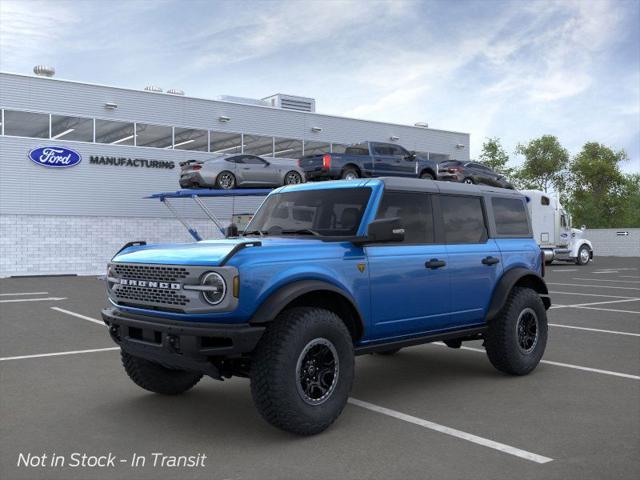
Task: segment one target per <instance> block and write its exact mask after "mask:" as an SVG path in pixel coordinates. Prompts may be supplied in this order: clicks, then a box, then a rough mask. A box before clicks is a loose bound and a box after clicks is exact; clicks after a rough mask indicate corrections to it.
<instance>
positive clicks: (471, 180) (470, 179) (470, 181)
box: [462, 177, 475, 185]
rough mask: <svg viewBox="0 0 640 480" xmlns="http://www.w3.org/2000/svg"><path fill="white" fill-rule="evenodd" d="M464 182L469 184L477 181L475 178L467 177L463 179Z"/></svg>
mask: <svg viewBox="0 0 640 480" xmlns="http://www.w3.org/2000/svg"><path fill="white" fill-rule="evenodd" d="M462 183H466V184H468V185H473V184H474V183H475V182H474V181H473V178H471V177H467V178H465V179H464V180H462Z"/></svg>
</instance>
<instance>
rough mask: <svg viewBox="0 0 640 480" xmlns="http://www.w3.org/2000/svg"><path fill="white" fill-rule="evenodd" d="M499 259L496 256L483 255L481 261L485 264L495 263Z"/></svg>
mask: <svg viewBox="0 0 640 480" xmlns="http://www.w3.org/2000/svg"><path fill="white" fill-rule="evenodd" d="M499 262H500V259H499V258H496V257H485V258H483V259H482V263H483V264H485V265H495V264H496V263H499Z"/></svg>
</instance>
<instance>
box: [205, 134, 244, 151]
mask: <svg viewBox="0 0 640 480" xmlns="http://www.w3.org/2000/svg"><path fill="white" fill-rule="evenodd" d="M209 151H210V152H211V153H222V154H228V153H230V154H233V153H242V135H241V134H239V133H223V132H211V148H210V150H209Z"/></svg>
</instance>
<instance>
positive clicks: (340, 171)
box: [298, 142, 438, 181]
mask: <svg viewBox="0 0 640 480" xmlns="http://www.w3.org/2000/svg"><path fill="white" fill-rule="evenodd" d="M298 165H299V166H300V168H302V169H303V170H304V173H305V176H306V178H307V180H312V181H313V180H338V179H345V180H356V179H358V178H366V177H382V176H385V177H410V178H427V179H430V180H436V179H437V177H438V163H437V162H435V161H433V160H430V159H429V158H427V156H425V155H420V154H416V152H410V151H409V150H407V149H406V148H404V147H402V146H401V145H396V144H395V143H382V142H361V143H357V144H354V145H349V146H348V147H347V148H346V150H345V152H344V153H324V154H323V153H321V154H317V155H307V156H304V157H302V158H301V159H300V160H299V161H298Z"/></svg>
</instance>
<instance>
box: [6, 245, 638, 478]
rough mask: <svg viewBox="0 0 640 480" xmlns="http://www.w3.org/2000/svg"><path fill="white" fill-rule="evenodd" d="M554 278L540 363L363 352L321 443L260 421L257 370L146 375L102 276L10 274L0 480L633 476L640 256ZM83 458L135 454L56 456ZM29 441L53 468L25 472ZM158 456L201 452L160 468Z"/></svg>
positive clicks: (460, 353) (554, 269)
mask: <svg viewBox="0 0 640 480" xmlns="http://www.w3.org/2000/svg"><path fill="white" fill-rule="evenodd" d="M546 280H547V282H548V286H549V290H550V291H551V297H552V302H553V304H554V306H553V307H552V310H550V311H549V313H548V317H549V323H550V325H551V326H550V329H549V344H548V347H547V351H546V354H545V356H544V361H543V363H542V364H540V366H539V367H538V368H537V369H536V370H535V371H534V372H533V373H532V374H530V375H528V376H526V377H517V378H516V377H509V376H506V375H503V374H500V373H498V372H497V371H496V370H494V369H493V367H492V366H491V365H490V363H489V361H488V359H487V358H486V355H485V354H484V351H483V350H482V346H481V344H480V343H479V342H474V343H468V344H465V346H464V347H463V349H461V350H453V349H449V348H447V347H445V346H443V345H439V344H431V345H424V346H418V347H412V348H407V349H405V350H402V351H401V352H400V353H399V354H398V355H396V356H393V357H383V356H377V355H365V356H362V357H358V358H357V361H356V381H355V385H354V389H353V392H352V397H351V401H350V404H349V405H348V406H347V407H346V409H345V411H344V413H343V414H342V416H341V417H340V418H339V419H338V421H337V423H336V424H334V426H333V427H331V428H330V429H329V430H328V431H326V432H325V433H323V434H321V435H318V436H315V437H310V438H299V437H296V436H292V435H290V434H287V433H283V432H280V431H278V430H276V429H274V428H272V427H270V426H269V425H268V424H266V423H265V422H264V421H263V420H262V419H261V418H260V417H259V415H258V413H257V411H256V410H255V408H254V406H253V403H252V400H251V394H250V391H249V384H248V381H247V380H245V379H236V378H234V379H231V380H229V381H225V382H223V383H221V382H217V381H214V380H211V379H204V380H203V381H202V382H201V383H200V384H199V385H198V386H196V388H194V389H193V390H192V391H190V392H187V393H186V394H184V395H182V396H178V397H162V396H159V395H154V394H151V393H148V392H145V391H143V390H141V389H140V388H138V387H137V386H135V385H134V384H133V383H132V382H131V381H130V380H129V379H128V378H127V376H126V375H125V373H124V371H123V370H122V367H121V365H120V358H119V354H118V351H117V349H115V348H114V344H113V343H112V342H111V340H110V339H109V336H108V334H107V331H106V329H105V327H104V326H103V325H101V322H100V321H99V318H100V315H99V312H100V309H101V308H102V307H103V305H104V304H105V296H104V286H103V283H102V281H100V280H98V279H97V278H95V277H42V278H10V279H3V280H0V329H1V332H2V335H1V336H0V357H1V358H0V375H1V392H0V400H1V401H0V409H1V414H2V415H1V418H2V422H1V425H0V478H2V479H7V480H9V479H41V478H47V479H80V478H82V479H84V478H87V479H121V478H135V479H151V478H154V479H160V478H172V479H173V478H203V479H204V478H206V479H227V478H228V479H271V478H273V479H334V478H335V479H338V478H339V479H348V478H354V479H356V478H357V479H364V478H367V479H374V478H375V479H378V478H380V479H382V478H384V479H394V478H398V479H408V478H421V479H423V478H424V479H428V478H433V479H444V478H455V479H462V478H465V479H466V478H470V479H477V478H487V479H489V478H490V479H514V478H517V479H519V480H523V479H534V478H535V479H538V478H544V479H564V480H566V479H591V478H593V479H603V478H607V479H622V478H634V479H635V478H638V477H639V476H640V455H639V453H640V258H613V257H608V258H605V257H600V258H596V261H595V262H594V263H592V264H590V265H588V266H585V267H579V266H576V265H569V264H557V265H552V266H550V267H547V276H546ZM74 452H78V453H86V454H87V455H106V454H108V453H110V452H111V453H112V454H113V455H115V456H116V457H117V458H118V459H124V460H125V461H124V462H120V461H119V460H117V461H116V462H115V465H114V466H105V467H71V466H69V465H68V464H66V465H65V466H64V467H62V466H58V467H52V466H50V465H48V464H47V462H49V463H50V460H51V458H55V456H63V457H64V458H66V459H67V463H69V462H68V460H69V458H70V456H71V454H72V453H74ZM29 453H30V454H32V459H31V461H32V462H36V459H34V458H33V457H35V456H42V454H47V456H48V457H47V460H45V462H44V463H45V466H32V467H26V466H24V465H22V466H18V460H19V457H20V454H23V455H27V454H29ZM153 453H163V454H167V455H192V456H196V455H198V454H205V455H206V456H207V458H206V460H205V462H204V463H205V466H194V467H170V466H167V465H166V464H165V466H162V467H160V466H156V467H154V466H153V465H152V462H151V460H152V458H153V457H152V454H153ZM133 455H138V458H139V457H144V458H145V459H146V463H145V466H144V467H142V466H134V465H132V463H134V462H132V461H131V458H132V456H133Z"/></svg>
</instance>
